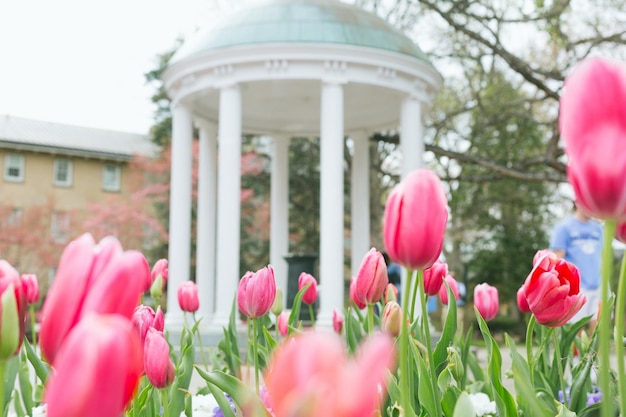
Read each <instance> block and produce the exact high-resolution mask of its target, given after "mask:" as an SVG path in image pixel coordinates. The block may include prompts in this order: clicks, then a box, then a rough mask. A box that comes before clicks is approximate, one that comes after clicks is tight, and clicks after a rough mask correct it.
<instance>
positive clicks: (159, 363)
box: [143, 328, 176, 388]
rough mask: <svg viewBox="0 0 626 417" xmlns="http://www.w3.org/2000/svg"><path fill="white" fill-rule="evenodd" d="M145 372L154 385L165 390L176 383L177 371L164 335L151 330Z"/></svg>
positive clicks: (145, 346) (148, 335) (145, 356)
mask: <svg viewBox="0 0 626 417" xmlns="http://www.w3.org/2000/svg"><path fill="white" fill-rule="evenodd" d="M143 352H144V362H143V364H144V370H145V372H146V376H147V377H148V380H149V381H150V383H151V384H152V385H154V386H155V387H156V388H165V387H167V386H169V385H171V384H172V382H174V377H175V375H176V369H175V368H174V363H173V362H172V360H171V359H170V347H169V345H168V344H167V340H165V337H164V336H163V333H161V332H159V331H157V330H155V329H153V328H150V329H149V330H148V334H147V335H146V342H145V345H144V351H143Z"/></svg>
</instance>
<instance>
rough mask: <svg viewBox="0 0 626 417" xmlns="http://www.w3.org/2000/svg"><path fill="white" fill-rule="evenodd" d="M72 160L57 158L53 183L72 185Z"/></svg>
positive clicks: (64, 185) (62, 185)
mask: <svg viewBox="0 0 626 417" xmlns="http://www.w3.org/2000/svg"><path fill="white" fill-rule="evenodd" d="M72 165H73V164H72V161H70V160H69V159H55V160H54V172H53V181H52V182H53V183H54V185H56V186H59V187H71V186H72Z"/></svg>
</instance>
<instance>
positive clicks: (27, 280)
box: [22, 274, 39, 304]
mask: <svg viewBox="0 0 626 417" xmlns="http://www.w3.org/2000/svg"><path fill="white" fill-rule="evenodd" d="M22 286H23V287H24V296H25V297H26V303H27V304H36V303H37V301H39V280H38V279H37V275H35V274H22Z"/></svg>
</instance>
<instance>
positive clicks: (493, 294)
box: [474, 283, 500, 321]
mask: <svg viewBox="0 0 626 417" xmlns="http://www.w3.org/2000/svg"><path fill="white" fill-rule="evenodd" d="M474 306H475V307H476V309H477V310H478V312H479V313H480V315H481V316H482V318H483V319H484V320H485V321H489V320H491V319H493V318H494V317H495V316H496V315H497V314H498V309H499V308H500V303H499V300H498V289H497V288H496V287H493V286H491V285H489V284H486V283H483V284H478V285H477V286H476V287H474Z"/></svg>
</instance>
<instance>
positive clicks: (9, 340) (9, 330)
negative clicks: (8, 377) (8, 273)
mask: <svg viewBox="0 0 626 417" xmlns="http://www.w3.org/2000/svg"><path fill="white" fill-rule="evenodd" d="M0 303H2V309H1V311H2V319H1V320H0V361H4V360H6V359H9V358H10V357H12V356H13V355H15V353H16V352H17V350H18V348H19V347H20V343H21V340H20V323H19V315H18V311H17V300H16V299H15V290H14V288H13V284H10V285H9V286H8V287H6V289H5V290H4V292H3V293H2V296H0Z"/></svg>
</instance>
